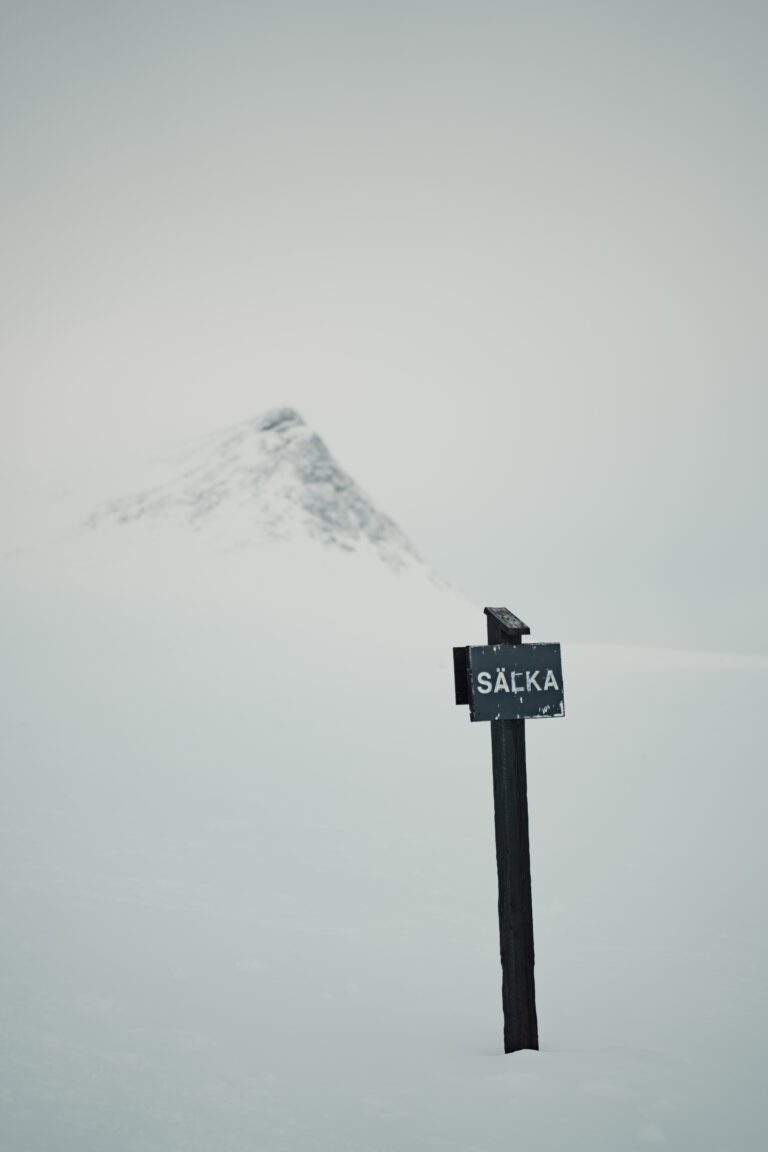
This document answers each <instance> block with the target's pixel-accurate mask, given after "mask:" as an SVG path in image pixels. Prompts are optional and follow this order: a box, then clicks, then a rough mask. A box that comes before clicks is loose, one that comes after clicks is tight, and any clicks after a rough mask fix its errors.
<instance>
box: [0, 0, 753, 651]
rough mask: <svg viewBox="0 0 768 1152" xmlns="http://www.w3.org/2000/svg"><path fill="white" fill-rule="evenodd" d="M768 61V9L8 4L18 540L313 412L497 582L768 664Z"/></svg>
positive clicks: (526, 597) (7, 346)
mask: <svg viewBox="0 0 768 1152" xmlns="http://www.w3.org/2000/svg"><path fill="white" fill-rule="evenodd" d="M765 49H766V11H765V7H764V6H763V5H760V4H753V3H743V2H741V3H739V2H737V3H728V4H725V3H706V2H705V3H693V2H676V3H674V4H666V3H665V4H662V3H644V4H642V5H640V4H636V5H628V4H620V5H618V4H617V5H607V4H603V3H591V2H589V3H583V4H579V5H574V4H570V3H546V4H536V5H531V4H519V3H505V4H501V3H496V2H484V0H481V2H480V3H472V4H469V3H440V4H437V3H430V2H419V3H415V4H413V3H409V4H403V3H400V2H398V0H395V2H393V3H390V4H387V5H373V4H351V3H339V2H332V0H331V2H328V3H322V4H317V3H311V4H310V3H301V2H299V3H296V2H289V3H286V4H280V5H271V4H258V3H255V4H254V3H251V4H245V3H233V2H231V0H225V2H224V3H220V4H216V5H215V6H214V5H206V4H199V3H192V4H188V3H187V4H183V5H182V4H169V3H152V4H148V3H143V2H139V3H134V4H131V5H119V4H92V3H75V2H71V3H68V4H54V3H45V2H42V3H36V4H15V3H6V4H4V5H3V6H2V36H1V37H0V53H2V59H1V61H0V130H1V131H2V146H3V156H4V169H5V174H4V184H3V210H2V222H1V224H0V226H1V227H2V244H3V272H2V286H3V287H2V291H3V297H2V310H1V316H0V325H1V327H2V353H1V355H2V361H1V363H2V381H3V383H2V409H3V419H2V421H0V457H1V458H2V462H3V467H2V478H3V482H4V488H5V491H6V493H7V499H6V501H5V505H6V506H5V507H4V511H3V520H2V527H3V531H4V535H5V537H6V540H7V544H8V547H11V546H15V545H17V544H19V543H23V542H24V540H25V539H26V538H27V537H28V536H29V535H30V533H32V534H33V535H34V530H35V529H34V526H35V524H36V523H39V522H41V518H42V516H43V512H44V510H45V508H47V507H49V506H50V504H51V501H52V500H59V501H61V499H62V492H63V491H64V492H65V493H66V492H72V493H73V495H77V500H74V499H73V500H72V502H71V506H70V505H69V504H68V505H67V508H66V512H67V517H71V518H72V519H73V520H76V519H77V516H78V510H79V509H80V508H88V507H90V505H91V504H93V503H95V502H96V500H98V499H100V498H101V497H102V496H105V495H111V494H112V492H111V491H105V490H104V489H105V488H108V487H109V482H110V477H111V471H110V470H111V469H113V468H114V467H115V464H116V462H119V461H120V460H122V459H135V458H136V457H142V456H153V455H155V454H157V453H161V452H162V451H164V450H165V448H166V447H167V446H168V445H171V444H174V443H176V442H177V441H179V440H184V439H185V438H186V437H189V436H194V435H198V434H200V433H204V432H207V431H209V430H210V429H211V428H217V427H219V426H222V425H226V424H227V423H229V422H235V421H239V420H242V419H245V418H247V417H249V416H251V415H253V414H254V413H256V412H259V411H262V410H263V409H265V408H267V407H270V406H271V405H273V404H285V403H289V404H293V405H295V406H296V407H298V408H299V409H300V410H301V411H302V413H303V414H304V415H305V417H306V418H307V419H308V420H309V421H310V422H311V423H312V424H313V425H314V426H315V427H316V428H317V429H318V431H319V432H320V433H321V434H322V435H323V436H325V437H326V438H327V439H328V441H329V444H330V446H331V448H332V450H333V451H334V452H336V453H337V455H338V456H339V458H340V459H341V461H342V463H343V464H345V465H346V466H347V467H348V468H349V470H350V471H351V472H352V474H353V475H354V476H355V477H356V479H357V480H358V481H359V482H360V483H361V484H362V485H363V487H364V488H366V489H368V490H369V491H370V492H371V494H372V495H373V497H374V498H375V499H376V501H377V502H378V503H380V504H381V505H382V506H383V507H384V508H385V509H386V510H387V511H388V512H389V513H390V514H392V515H393V516H394V517H395V519H397V520H398V521H400V522H401V523H402V524H403V527H404V528H406V530H408V531H409V532H410V533H411V535H412V536H413V537H414V538H415V540H416V542H417V544H418V546H419V547H420V548H421V549H422V551H423V552H425V554H426V555H427V556H428V557H429V558H430V559H431V560H432V562H433V563H434V565H435V567H437V568H438V569H439V570H441V571H442V572H443V573H444V574H445V575H446V576H447V577H448V578H450V579H452V580H454V581H455V582H456V583H457V584H458V585H459V586H460V587H462V588H463V589H464V590H465V591H466V592H467V593H468V594H469V595H470V596H471V597H472V598H474V599H475V600H477V601H483V602H485V601H486V600H491V601H493V600H500V601H504V600H505V599H509V598H512V600H513V601H514V603H512V604H511V607H512V608H513V609H514V610H515V611H518V612H520V613H521V614H522V615H523V616H524V618H526V619H527V618H528V617H530V618H531V623H532V624H533V626H534V627H536V625H537V624H538V622H539V621H544V622H550V621H551V626H552V627H554V629H555V630H556V631H557V633H558V634H559V635H562V636H569V637H572V638H575V639H582V640H584V639H587V640H591V639H594V638H597V639H601V640H618V641H632V642H636V643H637V642H652V643H657V644H668V645H672V646H674V647H698V648H707V647H712V646H716V647H717V646H721V645H726V646H729V647H732V648H734V649H740V650H745V649H758V650H765V646H766V642H768V622H767V621H766V614H765V608H764V596H763V589H764V587H765V579H766V571H765V544H764V536H765V534H764V533H763V532H762V531H761V528H760V525H761V523H762V520H763V515H762V513H763V492H764V484H765V465H764V456H765V453H764V452H763V451H762V444H761V441H760V436H761V430H762V427H763V424H764V420H765V399H764V387H763V383H762V377H763V375H764V365H765V355H764V353H765V345H764V339H765V338H764V324H763V322H762V311H763V307H762V305H763V298H764V262H765V229H764V211H763V206H764V203H765V199H766V191H767V189H766V165H765V142H764V137H765V134H764V130H763V129H764V108H765V101H766V91H765V83H766V82H765V69H764V59H765ZM106 465H108V466H109V468H108V470H107V472H105V467H106ZM73 477H74V479H73ZM118 491H119V489H118ZM62 507H63V506H62ZM60 519H61V520H62V521H64V520H65V519H66V517H63V516H62V517H61V518H60ZM526 613H527V616H526ZM540 626H541V625H540Z"/></svg>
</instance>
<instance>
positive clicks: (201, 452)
mask: <svg viewBox="0 0 768 1152" xmlns="http://www.w3.org/2000/svg"><path fill="white" fill-rule="evenodd" d="M177 464H178V471H177V473H176V475H174V476H173V477H172V478H171V479H170V480H169V481H168V482H167V483H163V484H160V485H158V486H156V487H154V488H150V489H147V490H145V491H143V492H139V493H137V494H136V495H133V496H126V497H123V498H121V499H117V500H113V501H110V502H109V503H107V504H104V505H102V506H101V507H100V508H98V509H97V511H96V512H95V513H94V514H93V516H92V517H91V518H90V520H89V521H88V525H89V526H90V527H93V528H95V527H98V526H102V525H105V524H113V525H130V524H137V523H143V524H145V525H147V526H150V527H153V528H156V529H160V528H161V527H166V526H170V525H171V524H175V525H177V526H185V527H187V528H189V529H192V530H194V531H197V532H205V531H209V530H212V531H213V532H214V533H215V535H216V537H217V541H218V542H219V543H224V544H225V545H231V546H242V545H243V544H248V543H257V542H263V541H268V540H296V539H300V538H301V537H302V536H308V537H310V538H312V539H314V540H316V541H319V542H320V543H322V544H324V545H326V546H328V547H330V548H338V549H342V550H345V551H355V550H358V549H362V548H367V547H370V548H373V549H374V550H375V551H376V552H377V553H378V555H379V556H380V557H381V559H382V560H383V561H384V562H385V563H386V564H387V565H388V566H389V567H390V568H393V569H395V570H398V569H401V568H405V567H408V566H410V565H412V564H417V565H419V564H420V563H421V562H420V560H419V558H418V556H417V554H416V552H415V550H414V548H413V546H412V545H411V543H410V541H409V540H408V538H407V537H406V536H405V535H404V533H403V532H401V530H400V529H399V528H398V527H397V525H396V524H395V523H394V522H393V521H392V520H390V518H389V517H388V516H385V515H383V514H382V513H381V512H379V511H378V510H377V509H376V508H375V507H374V506H373V504H372V503H371V502H370V500H369V499H368V498H367V497H366V496H365V495H364V494H363V492H362V491H361V490H360V489H359V488H358V486H357V485H356V484H355V482H354V480H352V478H351V477H350V476H349V475H348V474H347V473H346V472H345V471H344V470H343V469H342V468H341V467H340V466H339V465H338V464H337V463H336V461H335V460H334V458H333V457H332V456H331V454H330V452H329V451H328V449H327V448H326V446H325V444H324V443H323V441H322V440H321V439H320V437H319V436H317V435H316V434H315V433H314V432H313V431H312V430H311V429H310V428H309V427H308V426H307V425H306V424H305V423H304V421H303V420H302V418H301V416H300V415H299V414H298V413H297V412H295V411H294V410H293V409H292V408H277V409H274V410H273V411H270V412H267V413H266V414H264V415H262V416H259V417H257V418H255V419H254V420H250V421H248V422H246V423H244V424H240V425H238V426H236V427H234V428H230V429H227V430H226V431H224V432H220V433H217V434H215V435H212V436H208V437H206V438H205V439H203V440H202V441H199V442H198V444H197V445H196V446H195V448H193V449H192V450H191V451H188V452H186V453H185V454H184V455H183V456H181V457H180V458H177Z"/></svg>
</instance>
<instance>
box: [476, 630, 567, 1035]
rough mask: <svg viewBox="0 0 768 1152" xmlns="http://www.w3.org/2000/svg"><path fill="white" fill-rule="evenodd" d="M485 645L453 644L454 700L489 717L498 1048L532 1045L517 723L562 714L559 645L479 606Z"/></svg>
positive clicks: (526, 857)
mask: <svg viewBox="0 0 768 1152" xmlns="http://www.w3.org/2000/svg"><path fill="white" fill-rule="evenodd" d="M485 614H486V616H487V617H488V646H487V647H467V648H454V650H453V659H454V674H455V685H456V703H457V704H469V706H470V716H471V718H472V720H490V722H491V747H492V752H493V801H494V816H495V824H496V868H497V872H498V878H499V939H500V945H501V973H502V986H501V987H502V1005H503V1009H504V1051H505V1052H518V1051H519V1050H520V1049H521V1048H534V1049H538V1047H539V1029H538V1023H537V1019H536V988H535V982H534V974H533V964H534V955H533V906H532V899H531V858H530V848H529V842H528V783H527V776H526V763H525V720H526V718H530V719H533V718H534V717H540V716H562V715H563V714H564V706H563V688H562V683H563V681H562V668H561V661H560V645H559V644H525V645H524V644H523V643H522V638H523V636H526V635H528V634H529V633H530V628H529V627H528V625H527V624H524V623H523V621H522V620H519V619H518V617H517V616H515V615H514V614H513V613H512V612H510V611H509V610H508V609H507V608H486V609H485Z"/></svg>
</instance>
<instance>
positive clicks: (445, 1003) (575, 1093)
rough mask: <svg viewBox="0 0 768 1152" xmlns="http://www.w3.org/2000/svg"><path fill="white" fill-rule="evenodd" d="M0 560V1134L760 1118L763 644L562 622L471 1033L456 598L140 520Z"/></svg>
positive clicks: (440, 1129) (519, 1141) (592, 1132)
mask: <svg viewBox="0 0 768 1152" xmlns="http://www.w3.org/2000/svg"><path fill="white" fill-rule="evenodd" d="M105 495H107V493H105ZM0 580H1V581H2V588H1V592H2V601H3V604H4V608H5V610H4V614H3V618H2V624H1V627H2V636H1V637H0V651H1V652H2V657H1V663H0V680H1V683H0V700H1V701H2V706H1V711H0V741H1V742H2V745H1V748H2V751H1V754H0V764H2V781H1V789H2V807H1V808H0V819H2V834H1V836H0V844H2V849H1V851H2V868H0V877H1V879H0V886H1V892H2V899H1V901H0V908H1V909H2V928H3V948H2V953H1V954H0V987H2V1013H3V1018H2V1036H3V1039H2V1043H1V1044H0V1062H1V1063H2V1069H1V1071H0V1117H1V1118H0V1146H2V1147H3V1149H6V1148H7V1149H8V1150H9V1152H52V1150H55V1152H211V1150H212V1149H222V1150H226V1152H241V1150H242V1152H253V1149H265V1150H269V1152H303V1150H306V1152H339V1150H348V1152H390V1150H391V1152H395V1150H397V1152H410V1150H411V1149H412V1150H414V1152H416V1150H419V1152H422V1150H424V1149H434V1150H435V1152H502V1150H507V1149H509V1148H513V1147H514V1148H521V1149H525V1150H526V1152H619V1150H623V1149H634V1148H642V1147H645V1146H646V1145H659V1146H666V1147H669V1148H670V1149H676V1150H681V1152H682V1150H685V1152H703V1150H709V1149H712V1150H713V1152H714V1150H715V1149H717V1150H726V1149H727V1150H728V1152H737V1150H738V1152H759V1150H761V1149H762V1148H763V1147H764V1146H765V1116H764V1099H765V1092H766V1088H767V1087H768V1085H767V1084H766V1074H765V1073H766V1064H765V1059H764V1037H765V1031H766V1026H767V1025H768V1003H767V1002H766V983H765V966H766V959H767V957H766V947H767V946H768V931H767V930H766V929H767V925H766V913H765V899H764V877H765V871H766V864H767V863H768V859H767V857H768V849H767V848H766V841H765V837H764V834H763V826H762V825H763V814H764V812H765V808H766V801H768V794H767V791H766V788H767V786H766V777H765V772H764V756H763V754H762V717H763V716H764V715H765V708H766V702H767V701H766V682H767V677H768V668H767V667H766V662H765V660H764V658H761V657H758V656H753V657H744V656H728V655H722V654H718V653H717V652H712V653H710V654H709V655H705V654H701V653H690V652H684V651H681V652H670V651H668V652H659V651H654V650H652V649H630V648H619V647H611V646H604V647H595V646H592V647H590V646H580V645H568V644H566V645H565V646H564V651H563V663H564V674H565V681H566V716H565V718H564V719H563V720H556V721H552V722H535V723H534V722H531V723H529V724H528V725H527V729H528V761H529V793H530V815H531V836H532V843H531V850H532V866H533V886H534V914H535V932H536V959H537V964H536V974H537V988H538V1004H539V1024H540V1035H541V1042H542V1050H541V1052H539V1053H533V1052H523V1053H518V1054H515V1055H513V1056H504V1055H503V1054H502V1051H501V1004H500V969H499V959H498V936H497V923H496V875H495V861H494V847H493V813H492V793H491V778H490V740H489V732H488V729H487V726H486V725H482V724H476V725H472V724H470V722H469V719H468V716H467V714H466V710H465V709H458V708H456V707H455V706H454V704H453V685H452V662H451V646H452V645H453V644H464V643H474V642H482V640H483V637H484V618H483V616H482V613H481V611H480V609H479V608H476V607H474V606H471V605H469V604H468V603H466V602H465V601H463V600H462V599H461V598H459V597H458V596H457V595H456V594H455V593H453V592H452V591H450V590H449V589H447V588H445V587H443V586H441V585H439V584H436V583H435V582H434V581H433V580H432V578H431V577H430V574H429V573H428V572H427V571H426V570H424V569H422V568H420V567H418V566H413V567H411V568H409V569H408V570H406V571H404V572H401V573H399V574H394V573H392V572H391V571H390V569H389V568H387V567H385V565H384V564H383V563H382V562H381V561H380V559H379V558H378V557H377V556H376V555H374V554H372V553H371V552H370V551H369V550H365V549H362V550H357V551H352V552H351V553H345V552H341V551H339V550H331V549H328V548H323V547H321V546H320V545H319V544H317V543H315V542H312V541H309V540H308V539H305V538H302V537H301V535H300V534H298V536H297V538H295V539H294V541H293V542H292V543H291V542H287V543H282V544H265V543H263V542H262V543H261V544H260V543H259V542H258V541H256V542H253V541H252V542H251V543H250V544H249V545H248V546H245V547H239V548H237V549H234V550H230V551H224V552H222V551H221V550H216V549H213V548H212V547H211V542H210V538H209V537H208V536H207V535H206V532H205V531H202V532H200V533H195V532H190V531H188V530H183V529H181V528H173V527H168V526H166V527H165V528H164V529H163V530H162V531H157V530H155V531H152V530H151V527H149V526H147V527H146V528H145V527H144V526H143V525H137V526H135V527H134V528H126V529H120V528H117V527H112V526H110V525H103V526H101V527H100V528H99V529H98V530H95V531H92V532H86V533H83V534H77V535H75V536H71V537H69V538H68V539H66V540H63V541H59V542H58V543H56V544H49V545H47V546H45V547H37V548H32V549H29V550H27V551H23V552H19V553H17V554H15V555H13V556H6V557H5V558H4V559H3V561H2V565H1V566H0ZM509 606H510V607H511V608H512V609H513V610H517V611H519V612H521V614H524V608H525V606H524V605H522V604H520V603H518V602H517V601H510V604H509ZM533 638H534V639H539V640H557V639H560V637H559V636H558V634H557V633H556V631H553V630H552V628H551V621H550V620H548V619H546V618H543V619H542V620H540V621H538V622H537V627H536V628H535V631H534V636H533Z"/></svg>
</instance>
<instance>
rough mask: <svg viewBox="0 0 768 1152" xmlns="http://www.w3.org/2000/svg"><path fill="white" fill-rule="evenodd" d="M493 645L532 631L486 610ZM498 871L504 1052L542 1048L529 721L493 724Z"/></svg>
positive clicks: (507, 616)
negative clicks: (530, 823)
mask: <svg viewBox="0 0 768 1152" xmlns="http://www.w3.org/2000/svg"><path fill="white" fill-rule="evenodd" d="M485 614H486V616H487V617H488V643H489V644H519V643H520V642H521V639H522V637H523V635H526V634H528V633H529V632H530V629H529V628H528V626H527V625H526V624H523V622H522V620H518V619H517V617H516V616H514V615H513V614H512V613H511V612H509V611H508V610H507V609H506V608H486V609H485ZM491 744H492V748H493V799H494V809H495V820H496V867H497V870H498V874H499V937H500V942H501V974H502V984H501V995H502V1004H503V1008H504V1051H505V1052H518V1051H519V1050H520V1049H521V1048H535V1049H538V1047H539V1028H538V1022H537V1020H536V989H535V985H534V979H533V906H532V900H531V855H530V848H529V844H528V783H527V778H526V771H525V721H524V720H492V721H491Z"/></svg>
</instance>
